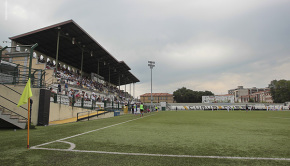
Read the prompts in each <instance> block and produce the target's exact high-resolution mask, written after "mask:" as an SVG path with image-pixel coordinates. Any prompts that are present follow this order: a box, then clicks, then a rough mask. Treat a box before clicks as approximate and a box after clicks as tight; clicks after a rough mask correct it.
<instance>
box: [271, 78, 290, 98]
mask: <svg viewBox="0 0 290 166" xmlns="http://www.w3.org/2000/svg"><path fill="white" fill-rule="evenodd" d="M269 88H270V90H271V95H272V98H273V101H274V103H284V102H286V101H290V81H287V80H279V81H277V80H273V81H271V83H270V84H269Z"/></svg>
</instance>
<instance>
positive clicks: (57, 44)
mask: <svg viewBox="0 0 290 166" xmlns="http://www.w3.org/2000/svg"><path fill="white" fill-rule="evenodd" d="M59 36H60V27H58V32H57V43H56V57H55V73H54V76H55V78H56V75H57V67H58V50H59Z"/></svg>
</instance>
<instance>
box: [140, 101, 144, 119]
mask: <svg viewBox="0 0 290 166" xmlns="http://www.w3.org/2000/svg"><path fill="white" fill-rule="evenodd" d="M143 112H144V106H143V103H141V104H140V117H141V116H143Z"/></svg>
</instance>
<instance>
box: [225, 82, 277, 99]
mask: <svg viewBox="0 0 290 166" xmlns="http://www.w3.org/2000/svg"><path fill="white" fill-rule="evenodd" d="M268 90H270V89H269V88H256V87H253V88H244V87H243V86H238V88H235V89H230V90H228V93H229V94H232V95H234V97H235V102H239V103H241V102H243V100H244V98H243V97H242V96H248V95H251V94H254V93H257V92H264V91H268ZM271 98H272V97H271Z"/></svg>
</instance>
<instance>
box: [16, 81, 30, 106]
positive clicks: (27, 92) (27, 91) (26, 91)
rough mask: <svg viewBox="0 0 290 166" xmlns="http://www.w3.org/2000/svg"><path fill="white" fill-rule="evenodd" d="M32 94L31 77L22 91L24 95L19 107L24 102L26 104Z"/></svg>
mask: <svg viewBox="0 0 290 166" xmlns="http://www.w3.org/2000/svg"><path fill="white" fill-rule="evenodd" d="M31 96H32V92H31V88H30V78H29V79H28V81H27V83H26V86H25V88H24V90H23V92H22V95H21V97H20V99H19V102H18V105H17V107H19V106H21V105H22V104H26V103H27V101H28V99H29V98H30V97H31Z"/></svg>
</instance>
